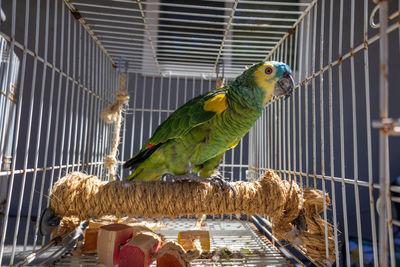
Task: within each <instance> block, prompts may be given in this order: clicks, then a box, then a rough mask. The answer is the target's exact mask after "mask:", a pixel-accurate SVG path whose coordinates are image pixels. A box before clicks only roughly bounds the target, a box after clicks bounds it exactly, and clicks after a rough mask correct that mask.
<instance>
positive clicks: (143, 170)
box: [126, 162, 167, 181]
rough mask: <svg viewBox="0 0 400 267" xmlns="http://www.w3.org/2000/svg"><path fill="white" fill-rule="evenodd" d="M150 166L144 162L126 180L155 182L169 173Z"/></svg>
mask: <svg viewBox="0 0 400 267" xmlns="http://www.w3.org/2000/svg"><path fill="white" fill-rule="evenodd" d="M148 165H149V162H143V164H141V165H140V166H139V167H137V168H136V169H135V171H134V172H132V173H131V174H130V175H129V176H128V177H127V178H126V180H130V181H132V180H135V181H154V180H158V179H160V178H161V177H162V176H163V175H164V174H165V173H166V172H167V171H166V170H165V169H164V168H154V166H152V167H150V166H148Z"/></svg>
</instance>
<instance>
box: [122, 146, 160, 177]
mask: <svg viewBox="0 0 400 267" xmlns="http://www.w3.org/2000/svg"><path fill="white" fill-rule="evenodd" d="M161 145H162V143H160V144H157V145H154V146H151V147H149V148H146V149H144V150H141V151H140V152H139V153H137V154H136V155H135V156H133V157H132V158H130V159H129V160H127V161H126V162H125V163H124V165H123V167H124V168H125V169H126V168H129V169H131V170H133V169H136V168H137V167H138V166H139V165H140V164H142V163H143V162H144V161H145V160H146V159H147V158H148V157H150V156H151V154H153V153H154V152H155V151H156V150H157V149H158V148H159V147H160V146H161Z"/></svg>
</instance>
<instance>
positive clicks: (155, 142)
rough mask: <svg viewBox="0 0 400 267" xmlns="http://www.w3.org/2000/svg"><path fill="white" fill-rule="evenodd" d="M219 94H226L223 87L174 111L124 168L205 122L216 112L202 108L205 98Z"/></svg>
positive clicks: (134, 166) (131, 165)
mask: <svg viewBox="0 0 400 267" xmlns="http://www.w3.org/2000/svg"><path fill="white" fill-rule="evenodd" d="M219 94H226V90H225V89H224V88H221V89H218V90H214V91H211V92H209V93H206V94H203V95H200V96H198V97H196V98H193V99H192V100H190V101H189V102H187V103H186V104H184V105H183V106H181V107H180V108H178V109H177V110H176V111H175V112H174V113H172V114H171V115H170V116H169V117H168V118H167V119H166V120H165V121H164V122H163V123H162V124H161V125H160V126H158V128H157V129H156V131H155V132H154V134H153V136H152V137H151V138H150V139H149V140H148V141H147V142H146V144H145V145H144V146H143V147H142V149H141V150H140V151H139V152H138V153H137V154H136V155H135V156H133V157H132V158H131V159H129V160H128V161H127V162H125V164H124V168H131V169H133V168H136V167H137V166H138V165H139V164H140V163H141V162H143V161H144V160H145V159H146V158H148V157H149V156H150V155H151V154H152V153H153V152H154V151H155V150H156V149H157V148H158V147H159V146H160V145H161V144H163V143H165V142H167V141H168V140H171V139H175V138H179V137H181V136H183V135H185V134H186V133H187V132H188V131H190V130H191V129H192V128H194V127H196V126H198V125H200V124H202V123H205V122H207V121H208V120H210V119H211V118H212V117H214V116H215V114H217V113H216V112H213V111H206V110H204V104H205V102H206V101H207V100H209V99H211V98H213V97H214V96H216V95H219Z"/></svg>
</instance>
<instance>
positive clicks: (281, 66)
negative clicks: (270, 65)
mask: <svg viewBox="0 0 400 267" xmlns="http://www.w3.org/2000/svg"><path fill="white" fill-rule="evenodd" d="M274 64H275V67H276V72H277V73H276V74H277V76H280V75H283V73H285V72H289V73H292V69H291V68H290V67H289V66H288V65H286V64H285V63H282V62H274Z"/></svg>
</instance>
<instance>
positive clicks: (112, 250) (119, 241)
mask: <svg viewBox="0 0 400 267" xmlns="http://www.w3.org/2000/svg"><path fill="white" fill-rule="evenodd" d="M132 232H133V228H132V227H131V226H128V225H125V224H110V225H104V226H102V227H100V229H99V234H98V237H97V255H98V257H99V262H100V263H102V264H104V265H106V266H114V265H118V263H119V253H120V246H121V245H123V244H125V243H126V241H127V240H128V239H129V238H131V237H132Z"/></svg>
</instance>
